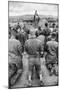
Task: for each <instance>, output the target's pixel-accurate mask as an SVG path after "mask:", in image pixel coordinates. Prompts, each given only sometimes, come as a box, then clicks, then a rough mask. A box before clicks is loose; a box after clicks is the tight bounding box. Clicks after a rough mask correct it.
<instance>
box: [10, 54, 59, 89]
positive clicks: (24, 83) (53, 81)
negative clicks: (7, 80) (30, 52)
mask: <svg viewBox="0 0 60 90" xmlns="http://www.w3.org/2000/svg"><path fill="white" fill-rule="evenodd" d="M27 58H28V56H27V55H23V59H22V60H23V73H22V75H21V76H20V77H19V79H18V81H17V82H16V84H15V85H14V86H13V87H12V88H20V87H28V79H27V76H28V71H29V70H28V59H27ZM41 70H42V77H43V79H42V80H43V83H44V85H43V86H50V85H57V82H58V76H55V75H52V76H50V75H49V71H48V69H47V68H46V66H45V58H41ZM34 74H35V73H34ZM33 86H35V87H36V86H40V87H41V83H40V80H39V79H37V78H35V76H34V79H33V80H32V87H33Z"/></svg>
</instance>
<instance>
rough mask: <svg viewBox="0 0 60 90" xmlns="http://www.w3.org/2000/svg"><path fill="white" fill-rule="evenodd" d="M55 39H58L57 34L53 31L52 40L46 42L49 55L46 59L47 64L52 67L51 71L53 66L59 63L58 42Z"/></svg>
mask: <svg viewBox="0 0 60 90" xmlns="http://www.w3.org/2000/svg"><path fill="white" fill-rule="evenodd" d="M55 39H56V35H55V33H52V38H51V40H50V41H48V42H47V43H46V49H47V55H46V57H45V59H46V65H47V67H48V68H49V69H50V71H51V73H52V72H53V71H52V70H53V69H52V67H53V66H54V65H57V64H58V58H57V56H58V53H57V52H58V42H57V41H55Z"/></svg>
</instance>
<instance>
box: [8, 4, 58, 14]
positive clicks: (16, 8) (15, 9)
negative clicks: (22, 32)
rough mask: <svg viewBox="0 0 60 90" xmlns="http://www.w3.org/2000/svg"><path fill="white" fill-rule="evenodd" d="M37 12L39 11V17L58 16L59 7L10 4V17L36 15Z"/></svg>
mask: <svg viewBox="0 0 60 90" xmlns="http://www.w3.org/2000/svg"><path fill="white" fill-rule="evenodd" d="M35 10H37V11H38V14H39V15H53V16H58V6H57V5H53V4H36V3H22V2H9V16H19V15H26V14H34V12H35Z"/></svg>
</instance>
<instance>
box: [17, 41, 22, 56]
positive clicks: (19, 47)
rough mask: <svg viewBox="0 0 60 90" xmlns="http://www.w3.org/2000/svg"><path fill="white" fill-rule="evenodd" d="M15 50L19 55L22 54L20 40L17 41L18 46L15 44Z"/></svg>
mask: <svg viewBox="0 0 60 90" xmlns="http://www.w3.org/2000/svg"><path fill="white" fill-rule="evenodd" d="M17 51H18V54H19V55H22V52H23V47H22V45H21V44H20V42H19V44H18V46H17Z"/></svg>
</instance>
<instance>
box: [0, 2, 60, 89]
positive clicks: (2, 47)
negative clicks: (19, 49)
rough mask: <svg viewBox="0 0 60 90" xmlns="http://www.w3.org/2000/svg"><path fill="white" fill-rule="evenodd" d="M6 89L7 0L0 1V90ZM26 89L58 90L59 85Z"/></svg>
mask: <svg viewBox="0 0 60 90" xmlns="http://www.w3.org/2000/svg"><path fill="white" fill-rule="evenodd" d="M9 1H12V0H9ZM13 1H14V0H13ZM16 1H26V2H40V3H56V4H60V0H16ZM59 21H60V20H59ZM59 34H60V30H59ZM59 38H60V36H59ZM59 41H60V40H59ZM59 49H60V48H59ZM59 64H60V61H59ZM59 75H60V74H59ZM59 79H60V78H59ZM59 81H60V80H59ZM7 89H8V0H0V90H7ZM20 89H21V88H20ZM22 89H24V88H22ZM26 89H30V90H32V89H34V90H36V89H38V90H39V89H42V90H43V89H44V90H45V89H46V90H48V89H49V90H50V89H55V90H57V89H60V85H59V86H53V87H40V88H39V87H38V88H25V90H26ZM13 90H14V89H13ZM15 90H16V89H15Z"/></svg>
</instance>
